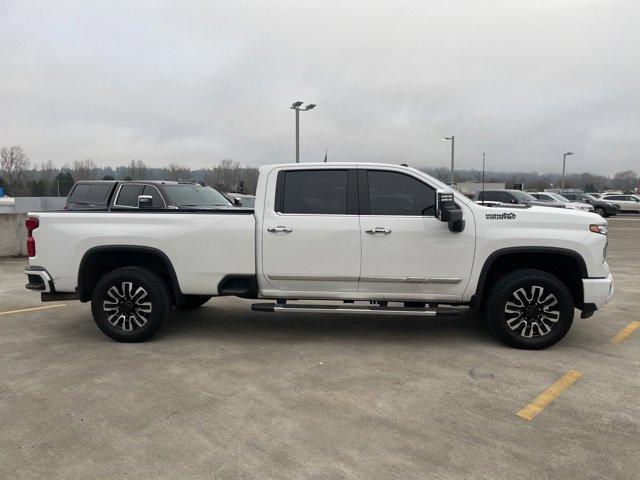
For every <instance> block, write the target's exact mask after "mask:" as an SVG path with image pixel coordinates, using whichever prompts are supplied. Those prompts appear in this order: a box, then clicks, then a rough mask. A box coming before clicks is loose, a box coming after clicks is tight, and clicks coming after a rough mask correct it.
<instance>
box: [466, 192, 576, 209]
mask: <svg viewBox="0 0 640 480" xmlns="http://www.w3.org/2000/svg"><path fill="white" fill-rule="evenodd" d="M483 202H487V203H490V204H499V203H517V204H520V205H538V206H541V207H558V208H565V206H564V204H563V203H561V202H558V205H556V204H553V203H549V202H541V201H540V200H537V199H536V198H535V197H534V196H533V195H531V194H529V193H527V192H523V191H522V190H507V189H505V190H484V191H482V192H478V195H477V196H476V203H483Z"/></svg>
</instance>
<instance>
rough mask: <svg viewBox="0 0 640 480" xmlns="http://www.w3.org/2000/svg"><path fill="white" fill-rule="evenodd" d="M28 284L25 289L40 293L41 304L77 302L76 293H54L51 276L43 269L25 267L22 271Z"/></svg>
mask: <svg viewBox="0 0 640 480" xmlns="http://www.w3.org/2000/svg"><path fill="white" fill-rule="evenodd" d="M24 273H25V275H26V276H27V280H28V283H27V284H26V285H25V288H26V289H28V290H33V291H34V292H40V300H42V301H43V302H58V301H60V300H77V299H78V294H77V293H75V292H74V293H68V292H56V288H55V286H54V285H53V280H52V279H51V275H49V272H47V270H46V269H45V268H44V267H27V268H25V269H24Z"/></svg>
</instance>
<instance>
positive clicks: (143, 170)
mask: <svg viewBox="0 0 640 480" xmlns="http://www.w3.org/2000/svg"><path fill="white" fill-rule="evenodd" d="M146 175H147V165H146V164H145V163H144V162H143V161H142V160H134V159H132V160H131V162H130V163H129V166H128V167H127V176H129V177H131V178H132V179H134V180H142V179H144V178H145V177H146Z"/></svg>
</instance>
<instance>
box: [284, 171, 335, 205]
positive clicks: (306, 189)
mask: <svg viewBox="0 0 640 480" xmlns="http://www.w3.org/2000/svg"><path fill="white" fill-rule="evenodd" d="M283 173H284V178H283V185H282V187H281V188H282V199H281V201H280V202H279V203H280V205H279V206H278V208H277V209H278V211H280V212H281V213H298V214H315V215H317V214H323V215H346V214H347V198H348V195H347V184H348V180H347V170H299V171H296V170H290V171H286V172H283Z"/></svg>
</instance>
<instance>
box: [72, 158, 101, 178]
mask: <svg viewBox="0 0 640 480" xmlns="http://www.w3.org/2000/svg"><path fill="white" fill-rule="evenodd" d="M97 169H98V167H97V166H96V162H94V161H93V160H91V159H90V158H87V159H85V160H74V162H73V176H74V178H75V179H76V180H92V179H94V178H95V176H96V171H97Z"/></svg>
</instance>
